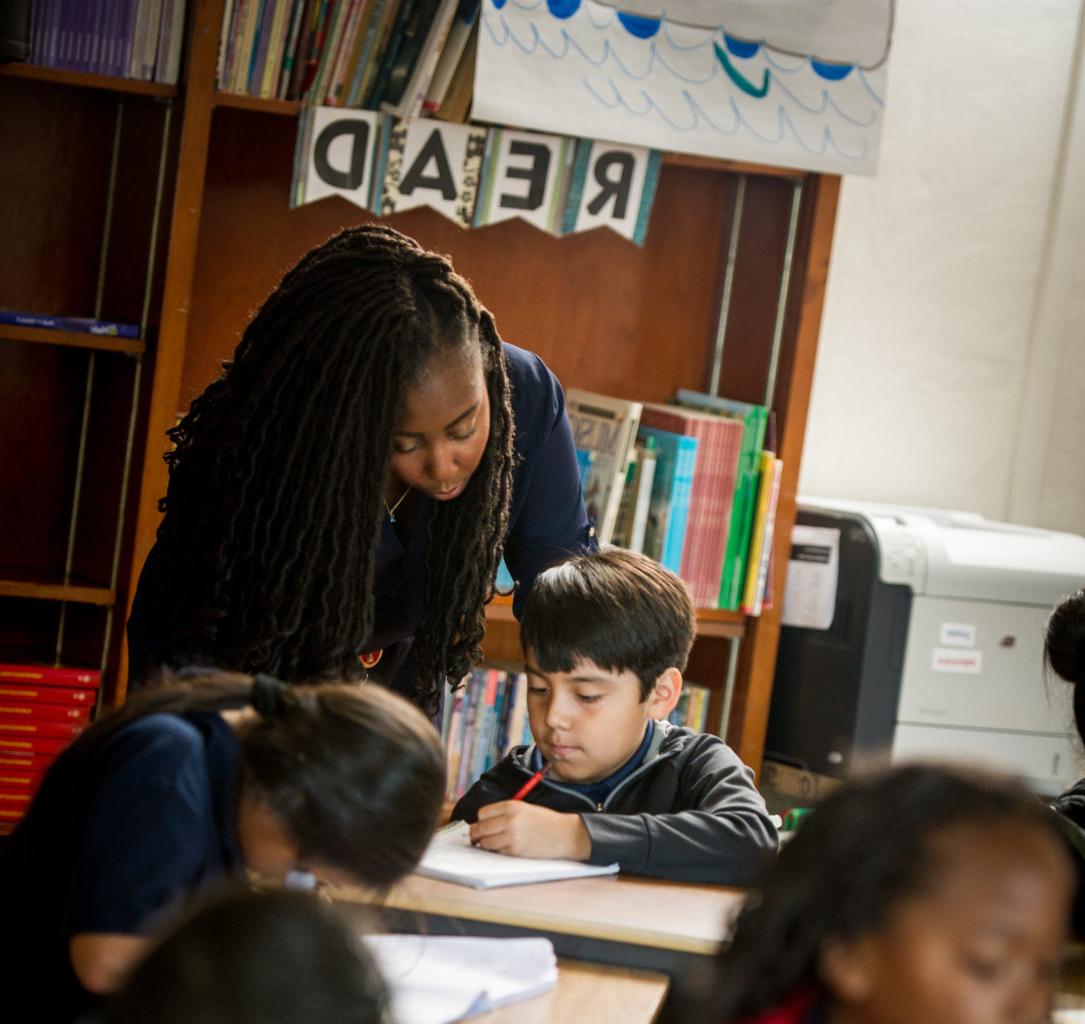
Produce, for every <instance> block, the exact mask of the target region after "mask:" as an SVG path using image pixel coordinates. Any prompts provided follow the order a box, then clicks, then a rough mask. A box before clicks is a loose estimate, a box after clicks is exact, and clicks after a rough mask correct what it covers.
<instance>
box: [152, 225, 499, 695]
mask: <svg viewBox="0 0 1085 1024" xmlns="http://www.w3.org/2000/svg"><path fill="white" fill-rule="evenodd" d="M464 345H468V346H471V345H474V346H477V347H478V350H479V353H480V356H481V359H482V366H483V371H484V373H485V377H486V385H487V390H488V393H489V400H490V438H489V443H488V444H487V446H486V450H485V453H484V455H483V457H482V461H481V463H480V464H479V466H478V468H477V469H476V471H475V473H474V474H473V475H472V477H471V479H470V481H469V482H468V485H467V488H466V490H465V491H464V493H463V495H462V496H461V497H459V498H458V499H457V500H456V501H453V502H434V507H433V508H432V509H431V511H430V515H429V522H428V527H427V531H428V532H427V547H426V579H427V584H426V595H425V605H424V609H425V610H424V613H423V619H422V622H421V623H420V625H419V628H418V632H417V639H416V642H415V644H414V646H413V648H412V650H411V652H410V654H409V659H410V672H409V674H410V676H411V678H412V680H413V682H414V686H415V692H414V693H413V694H410V696H411V697H412V699H413V700H414V701H415V702H416V703H417V704H418V705H419V706H421V707H424V708H426V709H427V710H428V711H430V712H431V713H433V712H435V711H436V709H437V707H438V706H439V694H440V686H441V679H442V677H443V676H447V677H448V678H449V680H451V681H455V682H458V681H459V680H460V679H462V678H463V676H464V675H465V673H466V672H467V671H468V670H469V668H470V666H471V664H472V663H474V662H476V661H478V660H479V659H480V658H481V649H480V641H481V639H482V635H483V632H484V629H485V618H484V604H485V602H486V600H487V599H488V598H489V596H490V595H491V592H492V587H493V581H494V577H495V575H496V572H497V567H498V562H499V560H500V556H501V548H502V545H503V543H504V537H505V529H506V526H507V522H508V507H509V499H510V495H511V492H512V470H513V460H514V456H513V414H512V405H511V402H510V390H509V380H508V374H507V372H506V369H505V360H504V354H503V352H502V348H501V339H500V338H499V337H498V334H497V330H496V328H495V327H494V323H493V319H492V317H491V316H490V314H489V312H487V311H486V310H485V309H484V308H483V307H482V306H480V305H479V302H478V300H477V299H476V298H475V295H474V293H473V292H472V290H471V287H470V285H468V283H467V282H466V281H465V280H464V279H463V278H461V277H460V276H459V275H457V274H456V273H455V272H454V271H453V269H452V264H451V263H450V262H449V261H448V259H447V258H445V257H443V256H439V255H437V254H436V253H432V252H427V251H425V250H424V249H422V248H421V247H420V246H419V245H418V244H417V243H416V242H415V241H413V240H412V239H410V238H408V237H406V236H405V235H401V234H400V233H399V232H397V231H393V230H392V229H391V228H386V227H382V226H380V225H374V224H368V225H364V226H361V227H355V228H349V229H347V230H345V231H342V232H340V233H339V234H338V235H335V236H334V237H333V238H331V239H329V240H328V241H327V242H325V243H324V244H323V245H320V246H318V247H317V248H315V249H313V250H312V251H310V252H309V253H308V254H307V255H306V256H304V257H303V258H302V259H301V260H300V261H299V262H298V264H297V265H296V266H295V267H294V268H293V269H292V270H290V271H289V272H288V273H287V274H286V275H285V276H284V277H283V279H282V281H281V282H280V284H279V285H278V287H276V289H275V290H274V291H273V292H272V293H271V295H270V296H268V298H267V300H266V301H265V302H264V304H263V306H262V307H261V308H260V309H259V310H258V311H257V313H256V315H255V316H254V317H253V319H252V321H251V322H250V323H249V325H248V327H246V328H245V332H244V334H243V336H242V338H241V342H240V343H239V344H238V346H237V350H236V352H235V353H234V358H233V360H232V361H230V362H226V363H224V364H223V369H224V372H223V374H222V376H221V377H219V378H218V379H217V380H215V381H214V382H212V383H211V384H210V385H209V386H208V387H207V388H206V390H205V391H204V392H203V394H201V395H200V396H199V397H197V398H196V399H195V400H194V401H193V402H192V405H191V406H190V408H189V411H188V414H187V415H186V416H185V417H184V419H183V420H182V421H181V422H180V424H179V425H178V426H176V427H175V428H173V429H172V430H170V431H169V436H170V438H171V439H172V440H173V442H174V447H173V449H172V451H170V452H168V453H167V454H166V456H165V458H166V462H167V463H168V464H169V470H170V473H169V488H168V492H167V495H166V497H165V498H163V499H162V500H161V502H160V508H161V510H162V511H163V512H164V513H165V516H164V518H163V520H162V524H161V526H160V527H159V530H158V544H159V546H160V548H161V552H162V559H163V564H164V565H165V566H166V571H165V572H163V573H162V574H161V576H162V578H161V579H159V580H158V581H157V585H156V592H155V593H154V594H153V595H151V596H152V598H153V600H154V601H155V602H156V604H159V605H160V606H161V607H162V609H163V614H164V615H167V616H169V617H170V618H171V620H172V621H173V622H175V623H176V626H177V633H178V635H179V636H180V637H181V638H188V639H189V640H190V641H191V642H192V644H193V648H194V649H195V650H200V651H206V652H208V653H209V655H210V658H211V660H212V661H213V662H214V663H215V664H217V665H220V666H224V667H228V668H231V669H236V670H238V671H244V672H267V673H270V674H272V675H275V676H278V677H279V678H281V679H287V680H289V681H291V682H305V681H315V680H318V679H321V678H325V677H328V676H332V677H336V678H341V679H342V678H345V679H357V678H359V677H360V675H361V672H362V670H361V667H360V666H359V664H358V655H359V654H360V653H362V652H363V650H364V649H365V646H366V645H367V644H369V643H370V642H371V641H372V639H373V628H374V619H375V614H376V609H375V605H374V595H373V584H374V569H375V565H376V550H377V544H378V540H379V537H380V530H381V524H382V522H383V521H384V505H383V502H384V487H385V480H386V478H385V468H386V466H387V464H388V458H389V455H390V453H391V451H392V431H393V427H394V425H395V419H396V416H397V414H398V412H399V410H400V408H401V403H402V401H403V397H404V393H405V391H406V389H408V388H410V387H411V386H413V385H414V384H416V383H417V382H418V381H419V379H420V377H421V375H422V374H423V372H424V370H425V369H426V367H427V366H428V365H429V364H430V362H431V361H432V360H433V359H434V357H436V356H439V355H441V354H443V353H448V352H454V351H456V350H457V349H459V348H461V347H462V346H464ZM175 653H176V652H175V651H171V650H163V651H158V650H149V651H148V652H147V662H148V663H147V664H146V665H137V666H135V670H136V673H137V676H138V673H140V672H144V671H146V672H152V671H153V670H154V668H155V667H156V666H157V665H161V664H167V665H168V664H171V663H172V662H171V659H172V658H173V656H174V655H175Z"/></svg>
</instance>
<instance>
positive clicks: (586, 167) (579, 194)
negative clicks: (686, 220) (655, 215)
mask: <svg viewBox="0 0 1085 1024" xmlns="http://www.w3.org/2000/svg"><path fill="white" fill-rule="evenodd" d="M660 161H661V154H660V153H659V151H658V150H654V149H643V148H641V147H639V146H619V145H617V144H615V143H610V142H595V141H593V140H592V139H579V140H578V141H577V144H576V160H575V163H574V165H573V173H572V178H571V180H570V182H569V198H568V202H567V203H566V206H565V223H564V233H565V234H567V235H568V234H572V233H573V232H576V231H588V230H590V229H591V228H598V227H608V228H612V229H613V230H614V231H617V232H618V234H620V235H623V236H624V237H626V238H629V239H631V240H632V241H634V242H636V243H637V245H643V244H644V236H645V234H646V233H647V231H648V218H649V216H650V214H651V212H652V201H653V200H654V199H655V193H656V182H657V181H658V179H659V165H660Z"/></svg>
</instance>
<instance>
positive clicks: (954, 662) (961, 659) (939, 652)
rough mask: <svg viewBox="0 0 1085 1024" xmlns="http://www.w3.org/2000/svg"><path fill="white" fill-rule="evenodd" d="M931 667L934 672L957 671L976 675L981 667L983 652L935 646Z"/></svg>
mask: <svg viewBox="0 0 1085 1024" xmlns="http://www.w3.org/2000/svg"><path fill="white" fill-rule="evenodd" d="M931 668H932V669H934V671H935V672H959V673H964V674H966V675H973V676H978V675H979V674H980V672H981V671H982V669H983V652H982V651H965V650H961V649H960V648H952V647H936V648H935V649H934V657H933V659H932V664H931Z"/></svg>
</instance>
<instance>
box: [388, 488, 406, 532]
mask: <svg viewBox="0 0 1085 1024" xmlns="http://www.w3.org/2000/svg"><path fill="white" fill-rule="evenodd" d="M410 493H411V488H410V485H408V486H407V489H406V490H405V491H404V492H403V493H402V494H401V495H400V496H399V500H398V501H397V502H396V503H395V504H394V505H393V506H392V507H391V508H389V507H388V499H387V498H385V499H383V500H384V511H385V512H387V513H388V522H390V523H393V524H394V523H395V521H396V509H397V508H399V506H400V505H402V504H403V499H404V498H406V497H407V495H408V494H410Z"/></svg>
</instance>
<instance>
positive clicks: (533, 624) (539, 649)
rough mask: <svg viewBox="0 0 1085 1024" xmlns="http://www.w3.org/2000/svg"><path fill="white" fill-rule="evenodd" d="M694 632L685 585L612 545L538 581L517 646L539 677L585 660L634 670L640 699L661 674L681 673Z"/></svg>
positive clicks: (644, 559) (659, 567)
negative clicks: (526, 656)
mask: <svg viewBox="0 0 1085 1024" xmlns="http://www.w3.org/2000/svg"><path fill="white" fill-rule="evenodd" d="M693 630H694V611H693V602H692V601H691V600H690V597H689V591H687V590H686V585H685V584H684V583H683V582H682V581H681V580H680V579H679V578H678V577H677V576H676V575H675V574H674V573H673V572H671V571H670V570H669V569H664V568H663V566H662V565H660V564H659V563H658V562H657V561H655V560H654V559H651V558H649V557H648V556H647V555H641V554H637V553H636V552H634V551H628V550H626V549H625V548H616V547H615V548H606V549H604V550H602V551H600V552H598V553H597V554H592V555H582V556H580V557H578V558H573V559H570V560H569V561H567V562H562V563H561V564H560V565H555V566H553V567H552V568H550V569H547V570H546V571H545V572H543V573H541V574H540V575H539V576H538V577H536V579H535V583H534V585H533V586H532V588H531V593H530V594H528V597H527V601H526V603H525V604H524V615H523V621H522V622H521V624H520V642H521V644H522V645H523V648H524V653H525V654H527V653H528V652H530V654H531V656H532V657H533V658H534V660H535V665H536V667H537V668H539V669H540V670H541V671H543V672H570V671H572V669H573V667H574V666H575V665H576V663H577V662H578V661H580V660H581V659H585V658H586V659H589V660H591V661H594V662H595V664H596V665H598V666H599V667H600V668H604V669H607V670H608V671H611V672H635V673H636V675H637V678H638V679H639V680H640V690H641V699H642V700H646V699H647V698H648V696H649V694H651V692H652V687H653V686H654V685H655V681H656V679H658V678H659V676H660V674H661V673H662V672H664V671H665V670H666V669H668V668H676V669H678V670H679V671H680V672H681V671H684V670H685V667H686V661H687V659H688V658H689V651H690V647H691V646H692V645H693Z"/></svg>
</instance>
